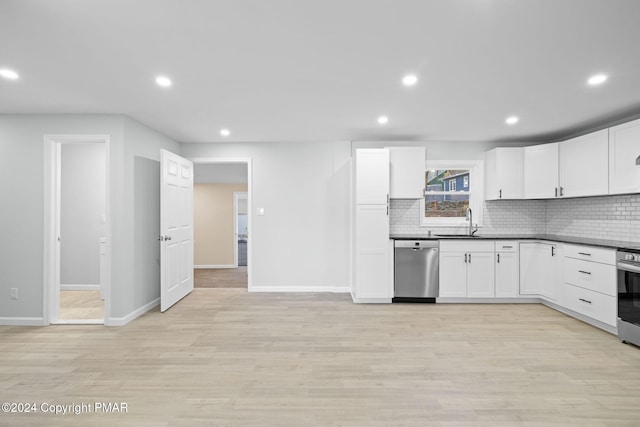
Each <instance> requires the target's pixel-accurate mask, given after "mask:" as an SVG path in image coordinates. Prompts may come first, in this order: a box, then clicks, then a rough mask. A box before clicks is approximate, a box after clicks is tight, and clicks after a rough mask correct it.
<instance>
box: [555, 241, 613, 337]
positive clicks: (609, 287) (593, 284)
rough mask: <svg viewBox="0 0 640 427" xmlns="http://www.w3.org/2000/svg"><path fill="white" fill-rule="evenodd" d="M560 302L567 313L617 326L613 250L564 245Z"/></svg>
mask: <svg viewBox="0 0 640 427" xmlns="http://www.w3.org/2000/svg"><path fill="white" fill-rule="evenodd" d="M564 255H565V256H564V259H563V262H562V281H563V283H562V285H561V290H560V298H559V303H560V305H562V306H563V307H565V308H568V309H569V310H573V311H575V312H576V313H580V314H582V315H584V316H588V317H590V318H592V319H595V320H598V321H600V322H603V323H606V324H607V325H610V326H616V317H617V315H618V300H617V268H616V265H615V263H616V261H615V259H616V257H615V250H613V249H605V248H594V247H589V246H582V245H570V244H567V245H565V251H564Z"/></svg>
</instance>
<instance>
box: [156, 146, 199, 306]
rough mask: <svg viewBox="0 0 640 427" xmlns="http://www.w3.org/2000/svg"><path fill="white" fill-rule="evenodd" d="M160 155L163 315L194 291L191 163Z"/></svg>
mask: <svg viewBox="0 0 640 427" xmlns="http://www.w3.org/2000/svg"><path fill="white" fill-rule="evenodd" d="M160 152H161V153H160V159H161V167H162V178H161V180H162V187H161V192H160V229H161V230H160V236H159V240H160V241H161V245H162V247H161V250H160V260H161V261H160V262H161V264H162V267H161V268H162V274H161V285H160V311H166V310H167V309H168V308H170V307H171V306H172V305H174V304H175V303H176V302H178V301H180V300H181V299H182V298H184V297H185V296H187V295H188V294H189V293H190V292H191V291H192V290H193V163H191V162H190V161H189V160H187V159H183V158H182V157H180V156H177V155H175V154H173V153H171V152H169V151H166V150H160Z"/></svg>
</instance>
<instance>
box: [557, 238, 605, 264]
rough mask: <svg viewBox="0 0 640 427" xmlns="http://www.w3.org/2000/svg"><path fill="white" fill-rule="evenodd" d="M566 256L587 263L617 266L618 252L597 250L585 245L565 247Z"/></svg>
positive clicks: (566, 245) (568, 245) (603, 249)
mask: <svg viewBox="0 0 640 427" xmlns="http://www.w3.org/2000/svg"><path fill="white" fill-rule="evenodd" d="M564 256H566V257H570V258H576V259H584V260H587V261H593V262H601V263H603V264H611V265H616V251H615V250H613V249H607V248H596V247H593V246H583V245H572V244H566V243H565V245H564Z"/></svg>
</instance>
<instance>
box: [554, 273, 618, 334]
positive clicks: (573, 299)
mask: <svg viewBox="0 0 640 427" xmlns="http://www.w3.org/2000/svg"><path fill="white" fill-rule="evenodd" d="M561 303H562V305H563V306H564V307H566V308H568V309H570V310H573V311H575V312H577V313H580V314H583V315H585V316H588V317H591V318H592V319H595V320H599V321H601V322H603V323H606V324H607V325H611V326H616V317H617V315H618V302H617V299H616V297H612V296H609V295H603V294H601V293H598V292H593V291H590V290H588V289H583V288H580V287H578V286H573V285H570V284H568V283H563V284H562V286H561Z"/></svg>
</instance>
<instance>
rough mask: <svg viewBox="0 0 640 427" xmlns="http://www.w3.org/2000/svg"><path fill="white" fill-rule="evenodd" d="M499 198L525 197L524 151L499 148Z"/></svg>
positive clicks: (497, 161) (497, 160)
mask: <svg viewBox="0 0 640 427" xmlns="http://www.w3.org/2000/svg"><path fill="white" fill-rule="evenodd" d="M496 166H497V184H498V198H500V199H522V198H523V197H524V172H523V168H524V149H523V148H519V147H515V148H498V149H497V151H496Z"/></svg>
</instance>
